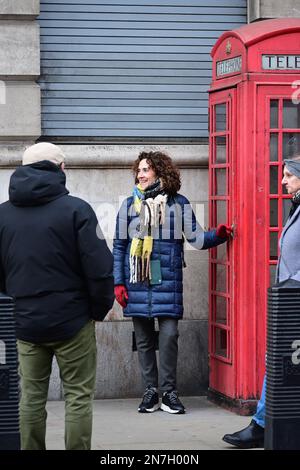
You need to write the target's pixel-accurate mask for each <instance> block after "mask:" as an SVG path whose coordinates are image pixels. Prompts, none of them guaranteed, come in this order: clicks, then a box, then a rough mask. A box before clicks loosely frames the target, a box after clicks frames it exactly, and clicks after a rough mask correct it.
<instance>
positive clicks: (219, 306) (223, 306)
mask: <svg viewBox="0 0 300 470" xmlns="http://www.w3.org/2000/svg"><path fill="white" fill-rule="evenodd" d="M216 322H217V323H222V324H224V325H226V323H227V299H226V298H225V297H220V296H219V295H217V296H216Z"/></svg>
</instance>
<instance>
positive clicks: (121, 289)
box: [115, 284, 128, 307]
mask: <svg viewBox="0 0 300 470" xmlns="http://www.w3.org/2000/svg"><path fill="white" fill-rule="evenodd" d="M115 296H116V299H117V302H118V303H119V304H120V305H121V307H126V305H127V300H128V293H127V289H126V287H125V286H124V285H123V284H120V285H118V286H115Z"/></svg>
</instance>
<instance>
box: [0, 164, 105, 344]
mask: <svg viewBox="0 0 300 470" xmlns="http://www.w3.org/2000/svg"><path fill="white" fill-rule="evenodd" d="M65 183H66V177H65V174H64V172H63V171H62V170H61V169H60V168H59V167H58V166H56V165H55V164H53V163H51V162H49V161H43V162H39V163H35V164H32V165H25V166H22V167H19V168H18V169H17V170H16V171H15V172H14V173H13V175H12V177H11V180H10V187H9V201H7V202H5V203H4V204H1V205H0V290H1V291H4V292H5V293H6V294H8V295H9V296H12V297H14V299H15V301H16V332H17V338H18V339H21V340H24V341H30V342H33V343H44V342H51V341H61V340H66V339H68V338H71V337H72V336H74V335H75V334H76V333H77V332H78V331H79V330H80V329H81V328H82V327H83V326H84V325H85V324H86V323H87V321H88V320H89V319H90V318H93V319H95V320H99V321H100V320H103V318H104V317H105V315H106V314H107V312H108V311H109V310H110V308H111V307H112V304H113V300H114V295H113V275H112V268H113V257H112V254H111V252H110V250H109V249H108V247H107V245H106V242H105V240H104V238H103V235H102V232H101V230H100V228H99V226H98V221H97V218H96V215H95V213H94V211H93V209H92V208H91V206H90V205H89V204H88V203H86V202H85V201H83V200H82V199H79V198H76V197H72V196H69V195H68V193H69V192H68V190H67V189H66V187H65Z"/></svg>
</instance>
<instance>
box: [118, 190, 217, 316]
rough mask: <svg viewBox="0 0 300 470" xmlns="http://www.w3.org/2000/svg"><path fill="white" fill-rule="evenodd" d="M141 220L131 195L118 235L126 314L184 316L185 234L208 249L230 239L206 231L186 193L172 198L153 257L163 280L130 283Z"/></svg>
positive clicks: (122, 211)
mask: <svg viewBox="0 0 300 470" xmlns="http://www.w3.org/2000/svg"><path fill="white" fill-rule="evenodd" d="M138 223H139V216H138V214H137V213H136V211H135V209H134V206H133V197H129V198H127V199H126V200H125V201H124V202H123V204H122V206H121V208H120V211H119V213H118V217H117V224H116V233H115V238H114V248H113V255H114V279H115V285H119V284H123V285H125V286H126V288H127V291H128V297H129V298H128V303H127V306H126V308H125V309H124V311H123V313H124V316H125V317H144V318H147V317H148V318H149V317H172V318H181V317H182V315H183V295H182V291H183V286H182V266H183V234H184V236H185V238H186V240H187V241H188V242H189V243H190V244H191V245H192V246H194V247H195V248H197V249H200V250H201V249H207V248H211V247H213V246H217V245H220V244H221V243H224V241H226V239H224V238H220V237H218V236H217V235H216V231H215V230H211V231H208V232H204V231H203V230H202V228H201V227H200V225H199V224H198V222H197V221H196V217H195V215H194V212H193V210H192V207H191V205H190V203H189V201H188V199H187V198H186V197H185V196H182V195H181V194H177V195H176V196H174V197H169V199H168V203H167V208H166V219H165V223H164V224H163V225H162V226H160V227H159V228H157V231H156V233H155V234H154V236H153V238H154V242H153V250H152V253H151V259H152V260H155V259H160V261H161V273H162V283H161V284H159V285H149V283H148V282H147V281H146V282H139V283H136V284H133V283H130V282H129V279H130V269H129V254H130V245H131V240H132V238H133V236H134V234H135V229H136V226H137V224H138Z"/></svg>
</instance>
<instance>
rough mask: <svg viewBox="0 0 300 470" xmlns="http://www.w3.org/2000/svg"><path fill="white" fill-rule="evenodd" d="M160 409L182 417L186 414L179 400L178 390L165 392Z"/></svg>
mask: <svg viewBox="0 0 300 470" xmlns="http://www.w3.org/2000/svg"><path fill="white" fill-rule="evenodd" d="M160 408H161V409H162V410H163V411H167V412H168V413H177V414H181V415H182V414H184V413H185V409H184V406H183V404H182V403H181V401H180V400H179V398H178V393H177V391H176V390H172V392H165V393H164V394H163V396H162V401H161V405H160Z"/></svg>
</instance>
